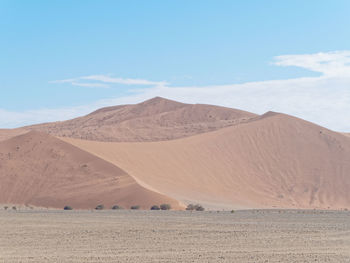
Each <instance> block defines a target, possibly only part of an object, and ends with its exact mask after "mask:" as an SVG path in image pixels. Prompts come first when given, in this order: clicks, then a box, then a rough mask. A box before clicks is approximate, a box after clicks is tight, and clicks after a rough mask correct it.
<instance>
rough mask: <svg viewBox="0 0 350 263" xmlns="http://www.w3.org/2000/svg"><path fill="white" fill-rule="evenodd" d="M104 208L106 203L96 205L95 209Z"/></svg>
mask: <svg viewBox="0 0 350 263" xmlns="http://www.w3.org/2000/svg"><path fill="white" fill-rule="evenodd" d="M103 209H105V206H104V205H98V206H96V207H95V210H103Z"/></svg>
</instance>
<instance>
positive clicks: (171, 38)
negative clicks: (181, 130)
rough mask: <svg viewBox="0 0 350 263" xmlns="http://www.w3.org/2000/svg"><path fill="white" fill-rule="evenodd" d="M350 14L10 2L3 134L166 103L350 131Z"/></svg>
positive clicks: (4, 38)
mask: <svg viewBox="0 0 350 263" xmlns="http://www.w3.org/2000/svg"><path fill="white" fill-rule="evenodd" d="M349 12H350V1H347V0H344V1H337V0H335V1H322V0H317V1H316V0H308V1H297V0H294V1H277V0H276V1H272V0H271V1H258V0H256V1H243V0H242V1H238V0H237V1H224V0H220V1H204V0H201V1H199V0H198V1H180V0H178V1H159V0H158V1H152V0H148V1H103V0H100V1H88V0H84V1H79V0H76V1H68V0H67V1H64V0H61V1H38V0H32V1H25V0H22V1H16V0H0V40H1V41H0V50H1V52H0V69H1V70H0V80H1V81H0V90H1V96H0V127H4V128H5V127H18V126H21V125H25V124H31V123H37V122H45V121H55V120H64V119H69V118H72V117H75V116H79V115H81V114H85V113H88V112H89V111H92V110H94V109H96V108H98V107H103V106H108V105H114V104H119V103H136V102H139V101H142V100H144V99H147V98H150V97H153V96H164V97H167V98H170V99H176V100H180V101H184V102H191V103H212V104H219V105H224V106H229V107H234V108H240V109H244V110H248V111H253V112H256V113H264V112H265V111H268V110H274V111H280V112H284V113H288V114H292V115H296V116H298V117H301V118H304V119H307V120H310V121H313V122H316V123H318V124H321V125H324V126H326V127H328V128H331V129H335V130H340V131H350V117H347V116H346V114H347V113H348V112H350V91H349V89H350V70H349V67H350V65H349V63H350V61H349V57H350V53H349V51H348V50H350V47H349V43H350V34H349V28H350V19H349ZM287 55H289V56H287Z"/></svg>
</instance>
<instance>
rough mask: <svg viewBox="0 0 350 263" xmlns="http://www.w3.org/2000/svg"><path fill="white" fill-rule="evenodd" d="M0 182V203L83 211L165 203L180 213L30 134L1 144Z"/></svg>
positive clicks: (122, 176)
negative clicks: (82, 209)
mask: <svg viewBox="0 0 350 263" xmlns="http://www.w3.org/2000/svg"><path fill="white" fill-rule="evenodd" d="M0 180H1V184H0V203H14V204H28V205H34V206H44V207H54V208H62V207H63V206H64V205H70V206H73V207H74V208H84V209H89V208H94V207H95V206H96V205H98V204H104V205H105V206H106V207H111V206H112V205H114V204H118V205H121V206H123V207H127V208H129V207H130V206H131V205H140V206H141V207H142V208H144V209H149V207H150V206H151V205H153V204H161V203H169V204H171V205H172V206H173V207H174V208H179V205H178V202H177V201H175V200H173V199H171V198H168V197H166V196H163V195H161V194H158V193H155V192H152V191H150V190H147V189H145V188H143V187H141V186H140V185H138V184H137V183H136V181H135V180H134V179H133V178H132V177H130V176H129V175H128V174H127V173H125V172H124V171H123V170H121V169H119V168H118V167H116V166H115V165H113V164H110V163H108V162H106V161H104V160H102V159H100V158H97V157H96V156H94V155H91V154H89V153H87V152H84V151H82V150H81V149H78V148H77V147H74V146H72V145H70V144H68V143H65V142H63V141H61V140H59V139H56V138H54V137H52V136H49V135H47V134H44V133H39V132H34V131H33V132H29V133H27V134H24V135H20V136H17V137H14V138H11V139H9V140H6V141H3V142H0Z"/></svg>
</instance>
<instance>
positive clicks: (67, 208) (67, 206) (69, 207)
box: [63, 205, 73, 210]
mask: <svg viewBox="0 0 350 263" xmlns="http://www.w3.org/2000/svg"><path fill="white" fill-rule="evenodd" d="M63 210H73V208H72V207H71V206H69V205H66V206H65V207H64V208H63Z"/></svg>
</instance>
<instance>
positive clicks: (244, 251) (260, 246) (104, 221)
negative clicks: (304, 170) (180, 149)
mask: <svg viewBox="0 0 350 263" xmlns="http://www.w3.org/2000/svg"><path fill="white" fill-rule="evenodd" d="M0 262H6V263H7V262H350V212H346V211H339V212H335V211H314V210H313V211H296V210H293V211H292V210H258V211H257V210H254V211H236V212H234V213H230V212H192V213H191V212H188V211H129V210H118V211H44V210H42V211H33V210H32V211H31V210H27V211H21V210H20V211H4V210H1V211H0Z"/></svg>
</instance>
